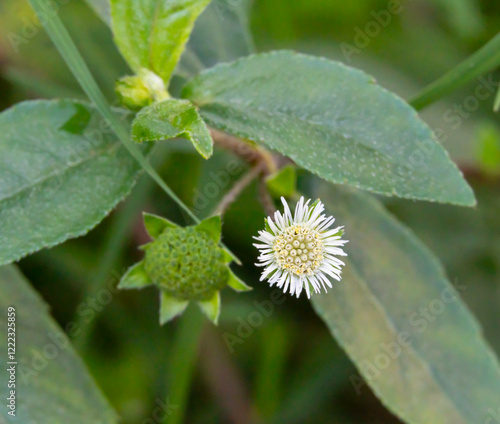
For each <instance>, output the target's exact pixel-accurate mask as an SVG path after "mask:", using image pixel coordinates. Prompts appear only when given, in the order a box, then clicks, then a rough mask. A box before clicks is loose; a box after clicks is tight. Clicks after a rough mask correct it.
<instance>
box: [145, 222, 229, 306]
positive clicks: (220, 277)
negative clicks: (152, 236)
mask: <svg viewBox="0 0 500 424" xmlns="http://www.w3.org/2000/svg"><path fill="white" fill-rule="evenodd" d="M202 244H203V247H202ZM202 257H203V258H204V259H205V261H203V263H202V262H201V261H200V258H202ZM144 266H145V269H146V272H147V273H148V275H149V277H150V278H151V281H152V282H153V283H154V284H156V285H157V286H159V288H161V289H162V290H164V291H165V292H166V293H167V294H169V295H170V296H173V297H175V298H177V299H184V300H206V299H210V298H211V297H212V296H213V295H214V293H215V292H216V291H218V290H220V289H222V288H223V287H225V286H226V284H227V282H228V278H229V270H228V268H227V266H226V264H225V262H224V255H223V254H222V251H221V248H220V247H218V246H217V244H216V243H215V242H214V241H213V240H211V239H210V237H209V235H208V234H207V233H205V232H202V231H196V229H195V227H187V228H166V229H165V231H164V232H163V233H162V234H161V235H160V236H159V237H157V238H156V240H155V241H154V242H153V243H151V244H150V245H149V246H148V248H147V250H146V257H145V260H144Z"/></svg>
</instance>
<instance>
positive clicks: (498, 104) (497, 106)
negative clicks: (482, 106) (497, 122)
mask: <svg viewBox="0 0 500 424" xmlns="http://www.w3.org/2000/svg"><path fill="white" fill-rule="evenodd" d="M499 110H500V89H498V91H497V95H496V96H495V103H494V105H493V111H494V112H498V111H499Z"/></svg>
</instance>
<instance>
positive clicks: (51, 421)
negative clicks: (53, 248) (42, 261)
mask: <svg viewBox="0 0 500 424" xmlns="http://www.w3.org/2000/svg"><path fill="white" fill-rule="evenodd" d="M9 307H13V308H15V316H16V321H15V324H16V357H15V361H17V370H16V377H17V379H16V395H17V409H16V416H15V417H11V416H9V415H7V408H6V407H5V406H3V408H2V416H3V417H2V420H1V422H2V423H37V424H68V423H95V424H114V423H117V422H118V418H117V416H116V414H115V412H114V411H113V410H112V409H111V407H110V406H109V404H108V402H107V401H106V399H105V398H104V397H103V395H102V394H101V392H100V391H99V389H98V388H97V386H96V384H95V383H94V381H93V380H92V378H91V376H90V374H89V373H88V371H87V370H86V369H85V365H84V363H83V361H82V360H81V359H80V358H79V357H78V356H77V354H76V353H75V351H74V350H73V347H72V345H71V342H70V341H69V340H68V338H67V337H66V335H65V334H64V332H63V331H62V330H61V329H60V328H59V327H58V325H57V324H56V322H55V321H54V320H53V319H52V318H51V317H50V314H49V311H48V309H49V308H48V306H47V305H46V304H45V303H44V302H43V300H42V299H41V297H40V296H39V295H38V294H37V293H36V292H35V291H34V290H33V289H32V288H31V286H30V285H29V283H28V282H27V281H26V279H25V278H24V276H23V275H22V274H21V273H20V271H19V270H18V269H17V268H16V267H15V266H12V265H11V266H6V267H2V268H0V310H2V314H1V316H0V333H1V335H2V339H3V340H5V348H4V349H2V350H1V352H0V359H1V361H2V363H3V364H7V362H8V361H9V359H8V357H7V344H6V342H7V322H8V321H7V313H8V308H9ZM73 324H74V323H73ZM66 330H67V331H68V333H69V334H70V335H71V334H73V335H76V334H77V332H78V331H80V330H81V329H79V328H78V327H76V328H75V327H74V326H70V325H68V326H67V327H66ZM9 392H10V389H9V388H8V387H7V383H6V380H4V384H2V385H0V396H1V397H2V399H3V401H4V402H7V401H6V399H7V397H9V396H10V393H9Z"/></svg>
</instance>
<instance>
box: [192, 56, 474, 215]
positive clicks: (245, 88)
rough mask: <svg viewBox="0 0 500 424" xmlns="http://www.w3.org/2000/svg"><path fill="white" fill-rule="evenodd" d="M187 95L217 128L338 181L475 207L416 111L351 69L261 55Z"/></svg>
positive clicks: (208, 75) (199, 80)
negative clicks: (272, 150)
mask: <svg viewBox="0 0 500 424" xmlns="http://www.w3.org/2000/svg"><path fill="white" fill-rule="evenodd" d="M292 87H293V88H292ZM183 96H184V97H186V98H189V99H190V100H192V101H193V103H195V104H196V105H197V106H199V107H200V112H201V115H202V116H203V118H204V119H205V120H206V121H207V123H208V124H209V125H211V126H213V127H215V128H218V129H221V130H224V131H227V132H229V133H232V134H235V135H237V136H239V137H242V138H245V139H250V140H252V141H254V142H258V143H263V144H265V145H267V146H268V147H270V148H272V149H275V150H277V151H278V152H280V153H282V154H284V155H286V156H288V157H290V158H291V159H293V160H294V161H295V162H296V163H297V164H298V165H300V166H302V167H304V168H305V169H307V170H309V171H311V172H313V173H315V174H317V175H319V176H320V177H322V178H324V179H326V180H328V181H330V182H334V183H340V184H349V185H352V186H354V187H357V188H362V189H365V190H370V191H373V192H375V193H380V194H385V195H396V196H400V197H405V198H414V199H422V200H433V201H439V202H448V203H454V204H459V205H474V204H475V199H474V194H473V192H472V190H471V189H470V187H469V186H468V185H467V183H466V182H465V180H464V179H463V177H462V174H461V173H460V171H459V170H458V169H457V167H456V166H455V164H454V163H453V162H451V160H450V159H449V156H448V154H447V153H446V151H445V150H444V149H443V148H442V146H441V145H440V144H439V143H438V142H437V141H436V140H435V138H434V135H433V134H432V131H431V130H430V129H429V128H428V126H427V125H426V124H424V123H423V122H422V121H421V120H420V119H419V117H418V116H417V114H416V112H415V111H414V110H413V109H412V108H411V107H410V106H408V105H407V104H406V103H405V102H404V101H403V100H401V99H400V98H399V97H397V96H395V95H394V94H392V93H390V92H388V91H386V90H384V89H383V88H381V87H379V86H377V85H376V84H375V82H374V80H373V79H372V78H371V77H369V76H368V75H366V74H364V73H363V72H361V71H358V70H356V69H353V68H349V67H347V66H345V65H343V64H341V63H338V62H333V61H328V60H325V59H321V58H316V57H311V56H305V55H301V54H295V53H292V52H288V51H283V52H274V53H267V54H258V55H253V56H250V57H248V58H245V59H241V60H238V61H236V62H233V63H231V64H225V65H219V66H216V67H214V68H212V69H210V70H207V71H205V72H203V73H202V74H200V75H199V76H198V77H196V78H195V79H194V80H193V81H191V82H190V83H189V84H188V85H187V86H186V87H185V88H184V92H183Z"/></svg>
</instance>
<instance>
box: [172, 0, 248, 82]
mask: <svg viewBox="0 0 500 424" xmlns="http://www.w3.org/2000/svg"><path fill="white" fill-rule="evenodd" d="M249 6H250V1H249V0H238V1H234V0H216V1H213V2H212V3H211V4H210V5H209V6H208V7H207V8H206V9H205V11H204V12H203V13H202V14H201V16H200V17H199V18H198V20H197V21H196V24H195V26H194V29H193V32H192V33H191V38H190V40H189V43H188V45H187V47H186V51H185V52H184V54H183V55H182V58H181V61H180V63H179V66H178V71H180V72H181V73H182V74H183V75H185V76H187V77H189V78H191V77H193V76H194V75H196V74H198V73H199V72H200V71H202V70H203V69H206V68H211V67H212V66H214V65H216V64H217V63H220V62H230V61H233V60H235V59H238V58H240V57H244V56H248V55H249V54H251V53H254V50H255V48H254V43H253V40H252V35H251V33H250V29H249V24H248V15H249V8H250V7H249Z"/></svg>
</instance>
